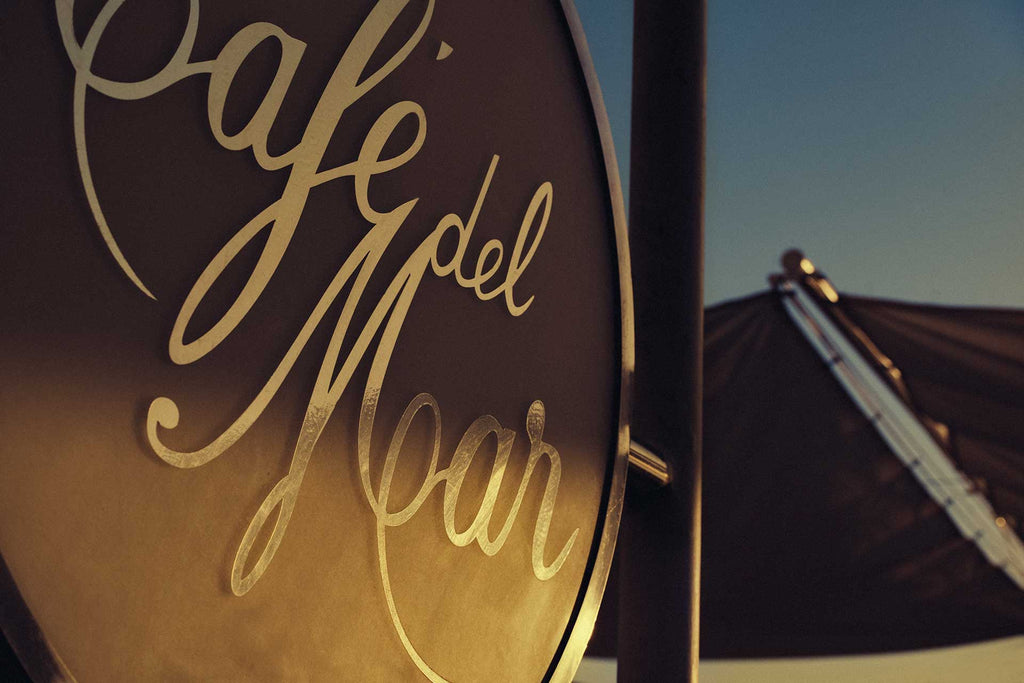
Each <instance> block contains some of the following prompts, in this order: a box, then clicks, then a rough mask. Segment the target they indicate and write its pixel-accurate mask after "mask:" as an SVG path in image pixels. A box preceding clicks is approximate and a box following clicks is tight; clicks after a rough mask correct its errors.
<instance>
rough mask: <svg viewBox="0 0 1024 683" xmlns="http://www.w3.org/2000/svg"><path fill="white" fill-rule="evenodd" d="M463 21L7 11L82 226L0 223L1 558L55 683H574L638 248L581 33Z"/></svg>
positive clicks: (423, 7)
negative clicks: (0, 254)
mask: <svg viewBox="0 0 1024 683" xmlns="http://www.w3.org/2000/svg"><path fill="white" fill-rule="evenodd" d="M314 4H315V3H314ZM479 4H480V3H450V2H449V3H446V2H443V0H436V1H435V0H423V1H422V2H411V1H410V0H377V1H376V2H369V3H365V6H362V7H352V6H345V7H343V8H342V7H335V6H334V5H335V4H334V3H328V4H327V5H326V6H323V7H301V8H298V7H296V8H292V7H291V6H290V5H289V7H288V8H287V9H286V8H284V7H282V6H281V5H280V4H279V3H277V4H275V3H270V2H267V3H248V4H246V5H235V4H234V3H213V2H201V1H200V0H190V2H188V3H187V4H186V3H184V2H182V3H176V7H172V8H170V9H168V7H167V6H165V5H166V4H165V5H159V4H156V3H149V5H148V6H147V4H146V3H144V2H135V1H132V0H128V1H126V0H107V1H105V2H98V3H90V4H89V5H88V6H87V7H86V6H83V4H82V3H77V2H74V1H73V0H57V1H56V2H55V4H54V7H53V10H55V16H46V15H45V14H43V13H40V12H38V11H36V9H37V8H32V9H29V8H18V11H15V12H13V14H15V15H16V16H15V17H13V19H14V20H15V21H16V22H22V21H23V22H25V23H26V24H28V23H30V22H32V21H51V22H52V24H50V26H49V30H50V32H51V35H52V34H59V39H58V40H57V41H55V42H57V45H59V46H60V48H61V49H62V52H63V54H62V55H60V56H61V57H62V59H63V63H60V62H56V63H55V62H54V60H53V57H54V56H55V55H54V53H55V52H56V51H55V50H50V51H46V50H43V52H44V53H45V54H44V55H43V57H41V58H39V59H38V63H39V64H42V65H43V66H44V67H47V68H50V69H51V71H50V72H48V71H46V69H45V68H44V69H42V70H36V71H34V72H33V71H31V70H29V68H28V67H29V64H28V63H26V64H20V63H19V64H15V65H13V66H8V67H5V69H8V70H9V71H10V74H11V78H12V79H14V80H19V79H20V81H19V82H23V83H25V84H26V87H27V89H28V91H29V92H31V93H46V94H41V95H40V96H38V97H37V98H36V99H32V98H31V97H30V98H29V99H30V100H31V103H35V102H37V101H38V102H43V101H44V100H48V99H49V98H56V99H60V98H61V97H66V100H67V101H69V102H70V110H69V111H68V112H67V114H65V115H64V116H66V117H67V118H64V117H63V116H62V114H61V111H60V107H56V108H54V107H52V106H51V105H46V104H42V105H41V106H42V108H43V110H45V115H43V116H39V117H25V116H23V118H20V119H19V122H22V123H24V122H26V121H32V122H33V125H37V126H39V124H45V123H50V122H51V121H53V120H56V121H57V122H60V121H61V119H63V120H64V122H65V124H66V126H67V129H69V130H70V132H71V134H72V135H73V145H69V146H68V147H66V148H65V149H64V153H65V154H66V155H67V157H68V159H69V161H63V160H62V161H61V164H62V165H60V164H58V165H57V167H56V169H55V170H54V171H55V172H53V174H52V175H54V176H56V177H55V178H53V179H52V185H53V186H54V191H55V192H56V193H59V195H60V196H62V197H67V198H68V201H65V202H64V203H62V204H60V205H59V206H57V207H54V209H53V210H51V211H49V215H47V210H46V209H39V210H32V209H31V208H30V206H29V204H30V201H31V200H32V197H25V198H24V199H22V200H20V201H14V202H9V206H8V209H7V210H6V211H5V214H6V215H4V218H5V219H6V221H5V225H6V226H7V227H5V229H4V230H5V241H6V242H8V248H7V250H6V254H7V257H6V258H4V259H3V263H0V266H6V267H5V268H4V272H5V273H6V276H5V279H4V281H3V285H4V290H3V291H4V297H5V301H4V303H3V304H2V306H3V308H2V309H0V311H2V314H3V324H4V328H5V330H9V332H5V338H4V353H3V358H4V363H3V365H2V366H0V373H2V375H0V379H2V380H3V381H4V385H5V386H6V387H8V390H7V391H5V392H4V398H3V399H0V419H2V420H3V423H2V428H3V433H4V434H5V440H6V441H7V444H6V445H5V447H4V449H3V451H2V461H0V462H2V467H3V477H2V479H3V482H4V483H3V484H0V488H2V491H0V492H2V494H3V496H2V498H3V509H2V515H0V549H2V550H3V557H4V560H5V562H6V563H7V565H8V566H9V568H10V574H11V577H12V578H11V579H10V581H9V583H11V584H12V585H10V586H8V587H7V588H6V590H7V591H8V594H9V596H12V597H10V599H12V600H13V599H15V597H13V596H18V599H21V598H23V599H24V604H25V605H26V606H27V609H28V610H29V611H31V613H32V615H33V618H34V619H35V620H36V621H37V622H38V624H39V625H40V627H41V628H42V632H43V633H44V634H45V637H46V639H47V640H48V643H49V647H50V654H49V656H50V657H51V658H53V659H52V661H51V662H50V664H51V665H52V664H53V662H54V661H57V662H62V663H61V664H60V666H61V668H62V669H63V671H64V674H65V675H66V676H68V677H71V676H72V675H75V676H81V677H82V679H83V680H89V679H93V678H95V679H101V680H109V679H124V680H138V679H140V678H166V677H184V678H204V679H205V678H231V679H237V678H266V679H271V680H273V679H282V678H285V679H292V678H319V677H323V678H327V679H334V680H337V679H345V680H396V679H397V680H404V679H407V678H409V676H410V675H412V674H413V673H418V675H420V676H422V677H424V678H426V679H429V680H433V681H442V680H496V679H498V680H500V679H505V680H529V679H541V678H551V679H553V680H568V679H570V678H571V676H572V673H573V672H574V670H575V667H576V666H577V664H578V662H579V659H580V657H582V653H583V649H584V648H585V645H586V641H587V639H588V638H589V634H590V630H591V629H592V628H593V622H594V619H595V617H596V611H597V606H598V604H599V602H600V595H601V592H602V591H603V587H604V582H605V580H606V577H607V571H608V565H609V563H610V560H611V553H612V549H613V547H614V538H615V533H616V530H617V525H618V515H619V506H620V503H621V499H622V492H623V485H624V476H625V463H626V452H627V449H628V444H629V437H628V428H627V424H626V416H627V406H626V401H625V396H626V395H627V393H628V385H629V377H630V372H631V365H632V337H631V317H630V316H631V313H630V297H631V294H630V291H629V286H628V283H629V271H628V260H627V257H626V253H627V249H626V242H625V232H624V216H623V212H622V208H621V197H620V191H619V187H618V180H617V176H616V170H615V165H614V158H613V156H612V154H611V144H610V137H609V134H608V130H607V123H606V121H605V120H604V114H603V110H602V108H601V105H600V100H599V97H597V88H596V82H595V81H594V79H593V74H592V70H591V69H590V67H589V63H588V58H587V56H586V49H585V46H584V45H583V42H582V34H581V32H580V30H579V24H578V21H577V19H576V17H575V13H574V10H573V9H572V8H571V6H569V5H567V6H566V7H565V8H564V9H563V8H560V7H558V6H557V5H555V6H552V5H551V3H549V2H523V3H518V4H515V5H514V6H511V7H506V8H502V11H501V12H497V11H496V10H495V8H492V7H490V6H487V7H479V6H477V5H479ZM484 4H486V3H484ZM181 10H184V11H181ZM175 11H178V13H177V14H175V13H174V12H175ZM563 11H564V14H563ZM161 12H163V13H165V14H167V13H169V14H167V16H163V15H161ZM261 13H264V14H263V16H262V17H261ZM22 15H24V16H22ZM208 17H209V18H208ZM271 19H273V21H271ZM207 22H208V23H207ZM14 25H15V24H13V23H12V22H10V21H9V22H7V23H6V29H5V30H4V32H3V33H4V37H5V38H6V37H7V36H8V35H11V36H23V35H27V34H30V31H29V27H28V26H21V25H20V23H19V24H17V28H18V30H17V31H15V30H14V29H13V28H10V27H12V26H14ZM171 27H174V28H171ZM303 30H305V31H308V33H309V36H308V37H305V36H304V34H303V33H302V31H303ZM566 35H571V36H572V37H573V38H574V39H575V41H576V43H577V46H578V49H579V55H580V56H579V57H577V55H576V51H575V49H574V48H573V46H572V44H571V42H568V41H567V40H566V38H565V36H566ZM25 42H26V41H25V40H20V41H18V40H14V39H13V38H12V40H9V41H7V42H6V44H8V45H13V46H14V47H15V48H18V47H23V46H24V44H25ZM325 46H326V47H325ZM49 47H51V48H52V47H53V46H52V45H51V46H49ZM25 49H26V51H31V49H33V48H29V47H26V48H25ZM339 54H340V56H338V55H339ZM332 55H333V56H332ZM577 59H581V60H582V62H583V64H584V66H583V67H582V68H581V67H580V66H579V63H578V62H577V61H576V60H577ZM68 64H70V69H69V68H68V66H67V65H68ZM54 67H56V68H54ZM51 74H52V75H51ZM113 74H116V75H113ZM69 77H70V81H68V78H69ZM48 78H49V79H51V80H47V79H48ZM505 78H508V79H510V81H509V82H507V83H506V82H503V79H505ZM517 79H518V80H517ZM62 81H63V82H68V85H67V87H66V88H65V89H63V90H61V88H60V87H57V88H55V87H54V86H53V85H52V83H53V82H62ZM532 81H536V82H535V83H534V82H532ZM317 82H319V83H320V85H315V84H316V83H317ZM589 97H594V98H595V99H594V101H595V102H596V104H595V105H591V103H590V101H589ZM201 103H204V104H205V116H204V117H203V118H205V121H202V119H200V118H198V117H197V116H196V114H197V113H198V111H201V110H198V111H197V109H198V108H197V105H199V106H203V105H202V104H201ZM592 107H593V108H592ZM595 110H596V111H595ZM201 121H202V125H197V124H199V123H200V122H201ZM428 121H429V122H430V127H429V129H428ZM435 121H437V122H438V123H437V124H435ZM4 123H6V124H12V123H14V122H12V121H7V120H5V121H4ZM435 125H436V128H435ZM11 129H12V126H10V125H9V126H8V128H7V130H11ZM18 129H19V130H22V131H24V127H23V126H22V127H21V128H18ZM38 130H39V131H40V132H41V133H42V134H44V135H45V134H47V133H49V131H43V130H42V128H41V127H39V128H38ZM428 130H429V133H428ZM434 131H437V132H436V133H435V132H434ZM33 132H34V131H33ZM57 140H58V141H59V142H60V143H64V144H67V142H71V141H70V140H67V142H66V141H65V140H66V139H65V138H63V137H61V136H60V135H58V136H57ZM553 145H557V146H558V149H553ZM15 146H17V145H15ZM53 149H54V150H55V152H54V155H56V156H58V157H59V155H60V147H59V145H54V146H53ZM72 149H73V150H74V154H73V155H72V153H71V150H72ZM595 149H596V151H594V150H595ZM15 152H16V154H15V155H14V156H13V157H8V158H9V159H12V158H13V159H14V160H15V164H11V163H10V161H8V163H7V164H6V165H5V166H6V167H7V168H6V170H5V175H4V193H5V199H8V198H9V195H10V196H11V197H13V196H14V194H15V193H18V192H20V191H21V188H25V187H28V186H29V183H28V182H27V180H28V179H29V178H31V177H33V172H32V171H33V162H30V161H29V159H28V157H27V155H25V154H20V155H19V154H17V150H15ZM44 158H46V155H44ZM71 159H73V161H71ZM18 165H22V166H23V167H25V168H27V173H25V174H21V175H20V176H19V174H17V173H12V170H11V169H13V168H14V167H15V166H18ZM41 168H42V169H45V164H42V165H41ZM72 169H73V170H74V171H75V172H76V173H75V174H76V175H77V178H76V182H77V187H76V185H75V184H72V183H71V182H70V175H71V174H70V173H69V171H70V170H72ZM57 171H59V172H57ZM44 174H45V171H44ZM83 191H84V192H83ZM78 207H82V208H85V207H87V211H88V213H89V214H91V219H89V220H85V216H84V215H83V214H82V213H81V212H80V209H79V208H78ZM76 211H78V212H79V213H78V214H77V215H75V212H76ZM231 217H236V218H237V217H241V219H240V220H237V222H234V223H233V220H234V219H233V218H231ZM26 222H28V224H25V223H26ZM90 222H91V223H92V227H91V230H92V232H93V234H94V235H97V236H98V239H97V238H92V242H91V243H90V242H89V238H87V237H84V236H83V232H84V229H85V228H87V227H88V224H89V223H90ZM232 224H234V225H235V227H231V226H232ZM16 225H17V226H19V227H22V228H23V229H26V230H33V231H34V230H38V231H39V232H40V233H41V234H42V235H43V236H44V238H40V239H42V243H41V241H40V239H36V238H33V237H25V236H23V235H21V234H20V233H18V234H15V231H14V230H15V229H12V227H11V226H16ZM73 230H77V231H78V232H77V233H76V232H72V231H73ZM65 231H66V232H65ZM47 245H48V246H47ZM65 245H66V246H67V247H68V248H61V246H65ZM82 245H84V246H82ZM33 261H35V262H37V263H39V264H42V265H41V267H39V268H38V269H34V268H32V267H26V266H24V265H21V264H26V263H33ZM112 268H113V269H114V270H112ZM183 276H184V277H183ZM189 282H191V284H189ZM41 286H42V287H43V288H46V289H47V293H46V294H40V292H39V290H40V287H41ZM72 292H73V293H72ZM46 297H50V298H49V299H47V298H46ZM44 303H45V305H46V308H44V309H41V308H39V307H38V306H37V304H39V305H42V304H44ZM165 359H166V360H165ZM167 361H169V362H167ZM147 397H148V398H147ZM442 415H443V416H444V420H442ZM41 428H42V429H45V430H46V431H44V432H41V431H40V429H41ZM154 456H155V457H154ZM168 466H170V467H168ZM307 474H308V475H309V476H308V477H307ZM222 581H223V583H222ZM14 584H16V585H14ZM15 591H17V592H15ZM8 621H9V620H8ZM3 626H4V629H5V633H6V634H7V636H8V638H9V639H10V640H11V641H12V643H13V644H14V646H15V647H16V648H17V649H20V650H21V653H22V656H23V659H25V660H26V665H27V666H28V667H29V669H30V670H32V669H33V668H35V667H38V666H42V665H43V664H44V662H43V661H42V660H43V658H42V657H41V656H40V655H39V654H38V653H36V654H31V653H28V652H27V649H28V645H27V644H26V643H27V636H26V635H25V634H24V633H23V631H24V629H23V628H21V627H18V628H15V627H14V626H12V625H11V624H10V623H5V624H3ZM57 653H59V657H58V655H57ZM35 670H36V671H40V670H41V669H38V668H36V669H35Z"/></svg>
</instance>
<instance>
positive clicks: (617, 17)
mask: <svg viewBox="0 0 1024 683" xmlns="http://www.w3.org/2000/svg"><path fill="white" fill-rule="evenodd" d="M576 6H577V9H578V11H579V13H580V15H581V18H582V21H583V25H584V28H585V30H586V33H587V38H588V41H589V43H590V48H591V53H592V55H593V59H594V63H595V67H596V69H597V73H598V77H599V79H600V81H601V87H602V89H603V91H604V95H605V100H606V104H607V106H608V110H609V117H610V119H611V121H612V132H613V136H614V138H615V144H616V150H617V153H618V158H619V166H620V168H621V169H622V171H623V180H624V183H625V184H627V187H628V165H629V97H630V74H631V66H630V58H631V51H632V27H631V16H632V3H631V2H630V1H629V0H577V2H576ZM707 89H708V104H707V176H706V183H707V187H706V206H705V208H706V223H705V226H706V260H705V272H706V281H705V288H706V301H707V302H708V303H716V302H719V301H722V300H725V299H730V298H734V297H737V296H743V295H745V294H748V293H751V292H753V291H757V290H760V289H763V288H764V287H765V279H764V278H765V275H766V274H768V273H769V272H773V271H775V270H777V268H778V265H777V264H778V257H779V255H780V254H781V253H782V251H784V250H785V249H787V248H789V247H794V246H795V247H800V248H801V249H803V250H804V251H805V252H806V253H807V255H808V256H809V257H810V258H811V259H812V260H813V261H814V262H815V263H816V264H817V265H818V266H819V267H820V268H821V269H822V270H824V271H825V272H826V273H827V274H828V275H829V276H830V277H831V278H832V279H833V280H834V282H835V283H836V285H837V286H838V288H839V289H840V290H841V291H847V292H851V293H859V294H866V295H871V296H880V297H886V298H897V299H907V300H912V301H926V302H933V303H944V304H967V305H995V306H1013V307H1018V308H1019V307H1024V3H1021V2H1019V1H1017V0H972V1H971V2H961V1H957V0H915V1H909V0H887V1H877V0H864V1H861V2H856V3H851V2H841V1H839V0H771V1H768V0H760V1H755V0H709V1H708V74H707Z"/></svg>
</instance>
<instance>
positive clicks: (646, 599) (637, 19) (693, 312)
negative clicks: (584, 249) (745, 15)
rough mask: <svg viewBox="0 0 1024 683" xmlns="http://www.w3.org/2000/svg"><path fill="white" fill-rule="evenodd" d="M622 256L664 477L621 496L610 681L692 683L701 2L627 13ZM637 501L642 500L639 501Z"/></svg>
mask: <svg viewBox="0 0 1024 683" xmlns="http://www.w3.org/2000/svg"><path fill="white" fill-rule="evenodd" d="M633 8H634V9H633V11H634V19H633V105H632V106H633V110H632V119H633V121H632V133H631V138H632V143H631V147H632V150H631V158H630V188H631V189H630V197H629V198H630V208H629V215H630V254H631V260H632V265H633V277H634V282H633V291H634V294H635V306H634V308H635V312H636V381H635V383H634V387H635V393H634V403H633V406H634V407H633V419H632V424H631V428H632V434H633V436H634V437H635V438H636V439H637V440H638V441H640V442H641V443H643V444H645V445H646V446H648V447H649V448H650V449H652V450H653V451H654V452H655V453H657V454H659V455H660V456H661V457H662V458H664V460H665V461H666V463H667V464H668V467H669V468H671V473H672V482H671V484H670V485H668V486H664V487H662V488H659V489H656V490H654V491H653V492H651V491H643V492H637V491H636V490H635V489H633V494H632V495H631V494H630V492H629V491H627V495H626V506H625V510H624V514H623V522H622V527H623V529H622V533H621V536H620V540H619V552H618V562H619V568H618V571H619V632H618V658H619V664H618V677H619V680H620V681H624V682H625V683H629V682H632V681H687V682H693V681H696V680H697V660H698V634H699V629H698V624H699V610H698V606H699V585H700V481H701V479H700V478H701V474H700V471H701V470H700V453H701V385H702V360H703V359H702V349H703V282H702V281H703V241H704V239H703V238H704V231H703V196H704V65H705V15H706V7H705V0H635V2H634V6H633ZM640 493H642V495H639V494H640Z"/></svg>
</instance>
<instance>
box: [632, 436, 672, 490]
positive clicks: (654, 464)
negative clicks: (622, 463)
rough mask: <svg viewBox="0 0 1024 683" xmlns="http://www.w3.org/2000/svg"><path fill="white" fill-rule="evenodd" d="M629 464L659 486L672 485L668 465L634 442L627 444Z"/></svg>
mask: <svg viewBox="0 0 1024 683" xmlns="http://www.w3.org/2000/svg"><path fill="white" fill-rule="evenodd" d="M629 464H630V466H632V467H633V468H635V469H637V470H640V471H641V472H643V473H644V474H646V475H647V476H648V477H650V478H651V479H654V480H655V481H656V482H658V485H659V486H668V485H669V484H670V483H672V470H671V469H669V466H668V463H667V462H665V461H664V460H662V459H661V458H659V457H658V456H657V455H655V454H654V452H653V451H651V450H650V449H649V448H647V447H645V446H642V445H640V444H638V443H637V442H636V441H630V442H629Z"/></svg>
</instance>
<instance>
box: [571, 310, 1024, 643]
mask: <svg viewBox="0 0 1024 683" xmlns="http://www.w3.org/2000/svg"><path fill="white" fill-rule="evenodd" d="M839 305H840V307H841V310H842V311H843V312H844V313H845V314H846V315H847V316H848V317H849V318H850V319H851V320H853V321H854V322H855V323H856V324H857V325H859V326H860V327H861V328H862V329H863V330H864V331H865V332H866V333H867V335H868V336H869V337H870V338H871V339H872V341H874V343H875V344H876V345H877V346H878V347H879V348H880V349H881V350H882V351H883V352H884V353H885V354H886V355H888V356H889V357H890V358H891V359H892V360H893V361H894V363H895V365H896V366H897V367H898V368H900V369H901V370H902V372H903V376H904V379H905V381H906V384H907V386H908V388H909V390H910V393H911V398H912V400H913V403H914V406H915V407H916V408H917V409H918V411H919V412H921V413H924V414H925V415H927V416H929V417H931V418H933V419H935V420H937V421H939V422H942V423H944V424H946V425H947V426H948V427H949V430H950V435H951V443H952V456H953V458H954V459H955V461H956V463H957V466H958V467H959V468H960V469H961V470H963V471H964V473H965V474H966V475H967V476H968V477H970V478H971V479H973V480H975V481H976V482H977V484H978V486H979V488H980V489H981V490H982V491H984V492H986V494H987V496H988V498H989V500H990V502H991V503H992V505H993V507H994V508H995V511H996V513H997V514H999V515H1002V516H1004V517H1005V518H1006V519H1007V520H1008V522H1009V523H1010V524H1012V523H1013V520H1014V519H1017V520H1021V519H1024V311H1009V310H979V309H962V308H945V307H936V306H920V305H909V304H904V303H896V302H891V301H883V300H877V299H866V298H857V297H841V299H840V304H839ZM705 335H706V338H705V358H704V368H705V384H704V390H705V396H704V481H703V539H702V545H703V548H702V567H701V656H703V657H712V658H715V657H750V656H796V655H824V654H843V653H855V652H880V651H887V650H906V649H914V648H922V647H935V646H942V645H950V644H954V643H966V642H971V641H976V640H983V639H988V638H994V637H999V636H1007V635H1013V634H1018V633H1022V632H1024V591H1022V590H1020V589H1019V588H1018V587H1017V586H1016V585H1015V584H1014V583H1013V582H1012V581H1011V580H1010V579H1009V578H1008V577H1007V576H1006V575H1005V574H1004V573H1003V571H1002V570H1001V569H999V568H997V567H993V566H992V565H991V564H989V562H988V561H987V560H986V559H985V557H984V556H983V555H982V554H981V552H980V551H979V550H978V548H977V547H976V546H975V544H974V543H973V542H972V541H970V540H967V539H965V538H964V537H963V536H962V535H961V533H960V532H959V531H958V530H957V529H956V527H955V526H954V525H953V523H952V522H951V521H950V519H949V517H948V516H947V514H946V512H945V510H944V509H943V508H942V507H941V506H940V505H938V504H937V503H935V502H934V501H933V500H932V499H931V498H930V497H929V496H928V494H927V493H926V492H925V490H924V489H923V488H922V486H921V485H920V483H919V482H918V481H917V480H916V479H915V477H914V476H913V474H912V473H911V472H910V471H909V470H908V468H907V467H905V466H904V465H903V463H902V462H901V461H900V460H899V459H898V458H897V457H896V456H895V455H894V454H893V453H892V452H891V451H890V450H889V448H888V446H887V445H886V444H885V442H884V441H883V440H882V438H881V437H880V436H879V435H878V433H877V432H876V431H875V429H874V426H873V425H872V424H871V423H870V421H869V420H868V419H867V418H866V417H865V416H864V415H863V414H862V413H861V412H860V411H859V410H858V409H857V407H856V406H855V405H854V403H853V402H852V400H851V399H850V398H849V397H848V396H847V395H846V394H845V392H844V391H843V389H842V388H841V386H840V384H839V383H838V382H837V380H836V379H835V378H834V377H833V376H832V374H831V372H830V370H829V369H828V367H827V366H826V365H825V363H824V362H823V361H822V360H821V359H820V358H819V356H818V355H817V354H816V353H815V351H814V350H813V349H812V348H811V346H810V344H809V343H808V342H807V341H806V340H805V339H804V337H803V336H802V334H801V333H800V332H799V331H798V330H797V328H796V327H795V326H794V324H793V323H792V322H791V321H790V319H789V317H788V315H787V314H786V312H785V310H784V308H783V306H782V304H781V301H780V300H779V298H778V295H777V294H775V293H773V292H768V293H764V294H760V295H756V296H752V297H750V298H747V299H743V300H739V301H735V302H731V303H727V304H723V305H720V306H716V307H713V308H710V309H708V310H707V311H706V318H705ZM631 474H632V475H633V476H637V475H636V473H631ZM630 488H631V492H630V494H631V495H632V493H633V490H634V489H633V487H630ZM615 601H616V596H615V594H614V588H612V590H611V591H610V592H609V594H608V595H607V596H606V601H605V608H604V612H603V613H602V617H601V619H600V620H599V626H598V629H597V632H596V633H595V639H594V641H593V643H592V647H591V653H592V654H598V655H600V654H604V655H610V654H613V653H614V650H615V633H614V632H615V625H614V620H615V615H614V612H615V606H614V603H615Z"/></svg>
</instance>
